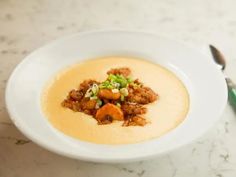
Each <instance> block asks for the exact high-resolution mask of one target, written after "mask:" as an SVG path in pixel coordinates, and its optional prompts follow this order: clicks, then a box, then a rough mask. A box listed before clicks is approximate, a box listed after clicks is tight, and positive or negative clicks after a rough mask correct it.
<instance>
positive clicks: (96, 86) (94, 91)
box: [91, 84, 99, 95]
mask: <svg viewBox="0 0 236 177" xmlns="http://www.w3.org/2000/svg"><path fill="white" fill-rule="evenodd" d="M91 90H92V92H93V94H94V95H97V93H98V90H99V88H98V85H97V84H93V86H92V88H91Z"/></svg>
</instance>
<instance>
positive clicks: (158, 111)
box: [42, 57, 189, 144]
mask: <svg viewBox="0 0 236 177" xmlns="http://www.w3.org/2000/svg"><path fill="white" fill-rule="evenodd" d="M118 67H129V68H130V69H131V70H132V77H133V78H138V79H139V80H140V81H142V82H143V83H144V84H145V85H146V86H148V87H150V88H152V89H153V90H154V91H155V92H156V93H157V94H158V95H159V98H158V100H157V101H155V102H153V103H150V104H148V105H146V107H147V110H148V111H147V113H146V114H144V115H143V117H145V118H146V119H147V120H148V122H149V123H148V124H146V125H145V126H128V127H124V126H122V122H120V121H116V122H113V123H111V124H107V125H98V124H97V121H96V120H95V119H94V118H93V117H92V116H89V115H86V114H84V113H82V112H74V111H72V110H70V109H66V108H64V107H62V106H61V102H62V100H63V99H65V97H66V96H67V95H68V92H69V91H70V90H71V89H73V88H75V89H77V88H78V86H79V84H80V83H81V82H83V81H84V80H86V79H95V80H98V81H103V80H105V79H106V77H107V75H106V72H107V71H108V70H110V69H111V68H118ZM42 107H43V111H44V113H45V115H46V117H47V118H48V120H49V121H50V123H51V124H52V125H53V126H54V127H55V128H57V129H58V130H60V131H61V132H63V133H64V134H66V135H69V136H72V137H74V138H77V139H79V140H83V141H88V142H93V143H98V144H128V143H137V142H141V141H145V140H149V139H152V138H158V137H160V136H162V135H164V134H166V133H167V132H169V131H170V130H172V129H174V128H175V127H176V126H178V125H179V124H180V123H181V122H182V121H183V120H184V119H185V117H186V114H187V112H188V109H189V95H188V92H187V90H186V88H185V86H184V85H183V83H182V82H181V81H180V80H179V79H178V78H177V77H176V76H175V74H173V73H172V72H170V71H169V70H167V69H165V68H163V67H161V66H159V65H157V64H154V63H151V62H148V61H145V60H140V59H136V58H127V57H105V58H98V59H95V60H88V61H84V62H82V63H79V64H76V65H74V66H72V67H70V68H68V69H66V70H64V71H62V72H60V73H58V75H57V76H56V77H55V78H54V79H53V80H52V81H51V82H50V84H48V85H47V87H46V89H45V90H44V92H43V96H42Z"/></svg>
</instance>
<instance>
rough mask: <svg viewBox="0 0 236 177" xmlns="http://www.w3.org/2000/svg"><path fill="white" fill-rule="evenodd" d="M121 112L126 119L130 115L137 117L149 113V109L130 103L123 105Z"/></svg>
mask: <svg viewBox="0 0 236 177" xmlns="http://www.w3.org/2000/svg"><path fill="white" fill-rule="evenodd" d="M121 110H122V111H123V113H124V115H125V117H126V118H127V117H129V116H130V115H132V116H135V115H137V114H145V113H146V112H147V108H145V107H143V106H142V105H140V104H136V103H128V102H127V103H124V104H122V105H121Z"/></svg>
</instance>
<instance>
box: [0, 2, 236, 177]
mask: <svg viewBox="0 0 236 177" xmlns="http://www.w3.org/2000/svg"><path fill="white" fill-rule="evenodd" d="M235 7H236V1H235V0H224V1H222V0H214V1H211V0H198V1H196V0H188V1H187V0H178V1H176V0H145V1H144V0H125V1H122V0H37V1H33V0H24V1H17V0H0V177H32V176H34V177H41V176H44V177H52V176H56V177H65V176H66V177H92V176H99V177H100V176H101V177H102V176H103V177H120V176H122V177H152V176H153V177H154V176H155V177H190V176H191V177H233V176H236V138H235V137H236V114H235V112H234V111H233V110H232V109H231V107H230V106H229V105H228V106H227V107H226V109H225V111H224V114H223V115H222V117H221V120H220V121H219V122H218V123H217V124H216V125H215V126H214V127H213V128H212V129H211V130H209V132H208V133H207V134H205V135H204V136H203V137H202V138H200V139H199V140H198V141H196V142H194V143H192V144H190V145H188V146H185V147H183V148H181V149H178V150H175V151H173V152H171V153H169V154H166V155H164V156H161V157H158V158H155V159H152V160H147V161H141V162H135V163H128V164H98V163H89V162H83V161H77V160H73V159H69V158H66V157H62V156H59V155H56V154H54V153H51V152H49V151H47V150H45V149H42V148H41V147H39V146H37V145H36V144H34V143H32V142H31V141H30V140H28V139H27V138H26V137H24V136H23V135H22V134H21V133H20V132H19V131H18V130H17V129H16V127H15V126H14V125H13V124H12V122H11V121H10V119H9V116H8V114H7V111H6V107H5V102H4V92H5V86H6V82H7V79H8V77H9V75H10V73H11V72H12V70H13V69H14V67H15V66H16V65H17V64H18V63H19V62H20V61H21V60H22V59H23V58H24V57H25V56H26V55H27V54H28V53H29V52H31V51H33V50H34V49H36V48H38V47H40V46H41V45H44V44H46V43H47V42H49V41H51V40H53V39H56V38H58V37H61V36H64V35H67V34H72V33H77V32H81V31H87V30H94V29H111V28H112V29H117V28H118V29H129V30H137V29H138V30H142V31H147V32H152V33H156V34H163V35H167V36H170V37H172V38H175V39H177V40H181V41H184V42H186V43H188V44H189V45H191V46H193V47H196V48H200V46H202V45H204V44H209V43H212V44H214V45H216V46H217V47H218V48H220V49H221V50H222V51H223V52H224V54H225V56H226V58H227V62H228V66H227V69H226V72H227V74H228V75H229V76H230V77H231V78H232V79H233V80H235V81H236V50H235V44H236V11H235Z"/></svg>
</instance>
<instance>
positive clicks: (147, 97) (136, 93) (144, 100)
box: [126, 86, 157, 104]
mask: <svg viewBox="0 0 236 177" xmlns="http://www.w3.org/2000/svg"><path fill="white" fill-rule="evenodd" d="M128 90H129V95H128V96H127V98H126V99H127V101H129V102H134V103H139V104H148V103H152V102H154V101H156V100H157V94H156V93H155V92H154V91H153V90H152V89H151V88H149V87H134V86H129V88H128Z"/></svg>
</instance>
